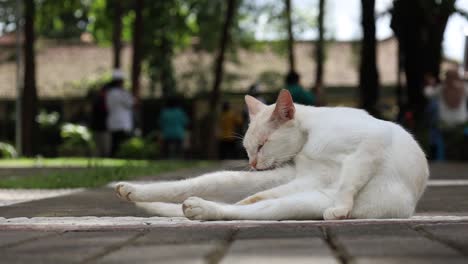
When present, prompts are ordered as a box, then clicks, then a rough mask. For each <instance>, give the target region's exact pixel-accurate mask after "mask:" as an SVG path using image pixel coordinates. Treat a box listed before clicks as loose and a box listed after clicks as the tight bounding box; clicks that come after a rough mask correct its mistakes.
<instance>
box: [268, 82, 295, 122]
mask: <svg viewBox="0 0 468 264" xmlns="http://www.w3.org/2000/svg"><path fill="white" fill-rule="evenodd" d="M295 113H296V108H295V107H294V102H293V99H292V97H291V94H290V93H289V91H288V90H285V89H283V90H281V91H280V93H279V95H278V99H276V106H275V110H274V111H273V114H272V115H271V120H272V121H273V122H276V123H277V124H282V123H284V122H286V121H289V120H291V119H293V118H294V114H295Z"/></svg>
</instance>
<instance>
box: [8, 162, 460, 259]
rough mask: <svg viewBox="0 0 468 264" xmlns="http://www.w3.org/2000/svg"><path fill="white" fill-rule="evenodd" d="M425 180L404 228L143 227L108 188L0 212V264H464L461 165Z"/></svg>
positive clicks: (138, 214)
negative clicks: (425, 185)
mask: <svg viewBox="0 0 468 264" xmlns="http://www.w3.org/2000/svg"><path fill="white" fill-rule="evenodd" d="M431 171H432V176H431V178H432V179H433V181H432V182H431V185H430V187H429V188H428V190H427V191H426V193H425V194H424V196H423V198H422V199H421V202H420V204H419V206H418V209H417V214H416V216H415V217H413V218H411V219H404V220H347V221H327V222H324V221H279V222H278V221H224V222H223V221H219V222H198V221H189V220H186V219H184V218H161V217H149V216H148V215H147V214H146V213H145V212H143V211H140V210H139V209H137V208H136V207H134V206H133V205H132V204H130V203H125V202H121V201H119V200H117V199H116V198H114V196H113V194H112V191H111V190H110V189H109V188H101V189H93V190H87V191H83V192H79V193H75V194H72V195H67V196H63V197H55V198H48V199H43V200H37V201H32V202H27V203H20V204H15V205H10V206H5V207H0V263H268V264H274V263H468V182H467V181H466V180H468V164H434V165H432V168H431ZM201 172H202V171H198V170H189V171H184V172H183V173H181V172H178V173H175V174H168V175H160V176H158V177H157V178H158V179H161V178H165V179H167V178H174V177H190V176H193V175H195V174H199V173H201Z"/></svg>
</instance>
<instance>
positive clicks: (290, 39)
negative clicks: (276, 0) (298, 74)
mask: <svg viewBox="0 0 468 264" xmlns="http://www.w3.org/2000/svg"><path fill="white" fill-rule="evenodd" d="M285 7H286V8H285V15H286V24H287V28H288V59H289V71H296V60H295V57H294V35H293V31H292V19H291V0H285Z"/></svg>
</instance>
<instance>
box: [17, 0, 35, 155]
mask: <svg viewBox="0 0 468 264" xmlns="http://www.w3.org/2000/svg"><path fill="white" fill-rule="evenodd" d="M24 3H25V6H24V7H25V21H24V81H23V83H24V87H23V95H22V96H21V99H22V102H21V121H22V129H21V132H22V133H21V134H22V135H21V138H22V146H23V150H22V152H23V155H25V156H33V155H34V154H35V151H36V143H37V140H36V139H37V134H38V133H37V124H36V120H35V119H36V115H37V100H38V99H37V91H36V72H35V71H36V65H35V52H34V41H35V36H34V17H35V4H34V0H26V1H25V2H24Z"/></svg>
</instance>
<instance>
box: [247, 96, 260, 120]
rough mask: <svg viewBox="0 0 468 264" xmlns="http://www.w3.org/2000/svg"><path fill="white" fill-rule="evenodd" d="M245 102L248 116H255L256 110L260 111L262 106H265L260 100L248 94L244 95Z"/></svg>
mask: <svg viewBox="0 0 468 264" xmlns="http://www.w3.org/2000/svg"><path fill="white" fill-rule="evenodd" d="M245 103H246V104H247V109H249V116H250V117H253V116H255V115H256V114H257V113H258V112H260V111H261V110H262V109H263V107H265V105H264V104H263V103H262V102H261V101H259V100H257V99H255V97H253V96H250V95H246V96H245Z"/></svg>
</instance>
